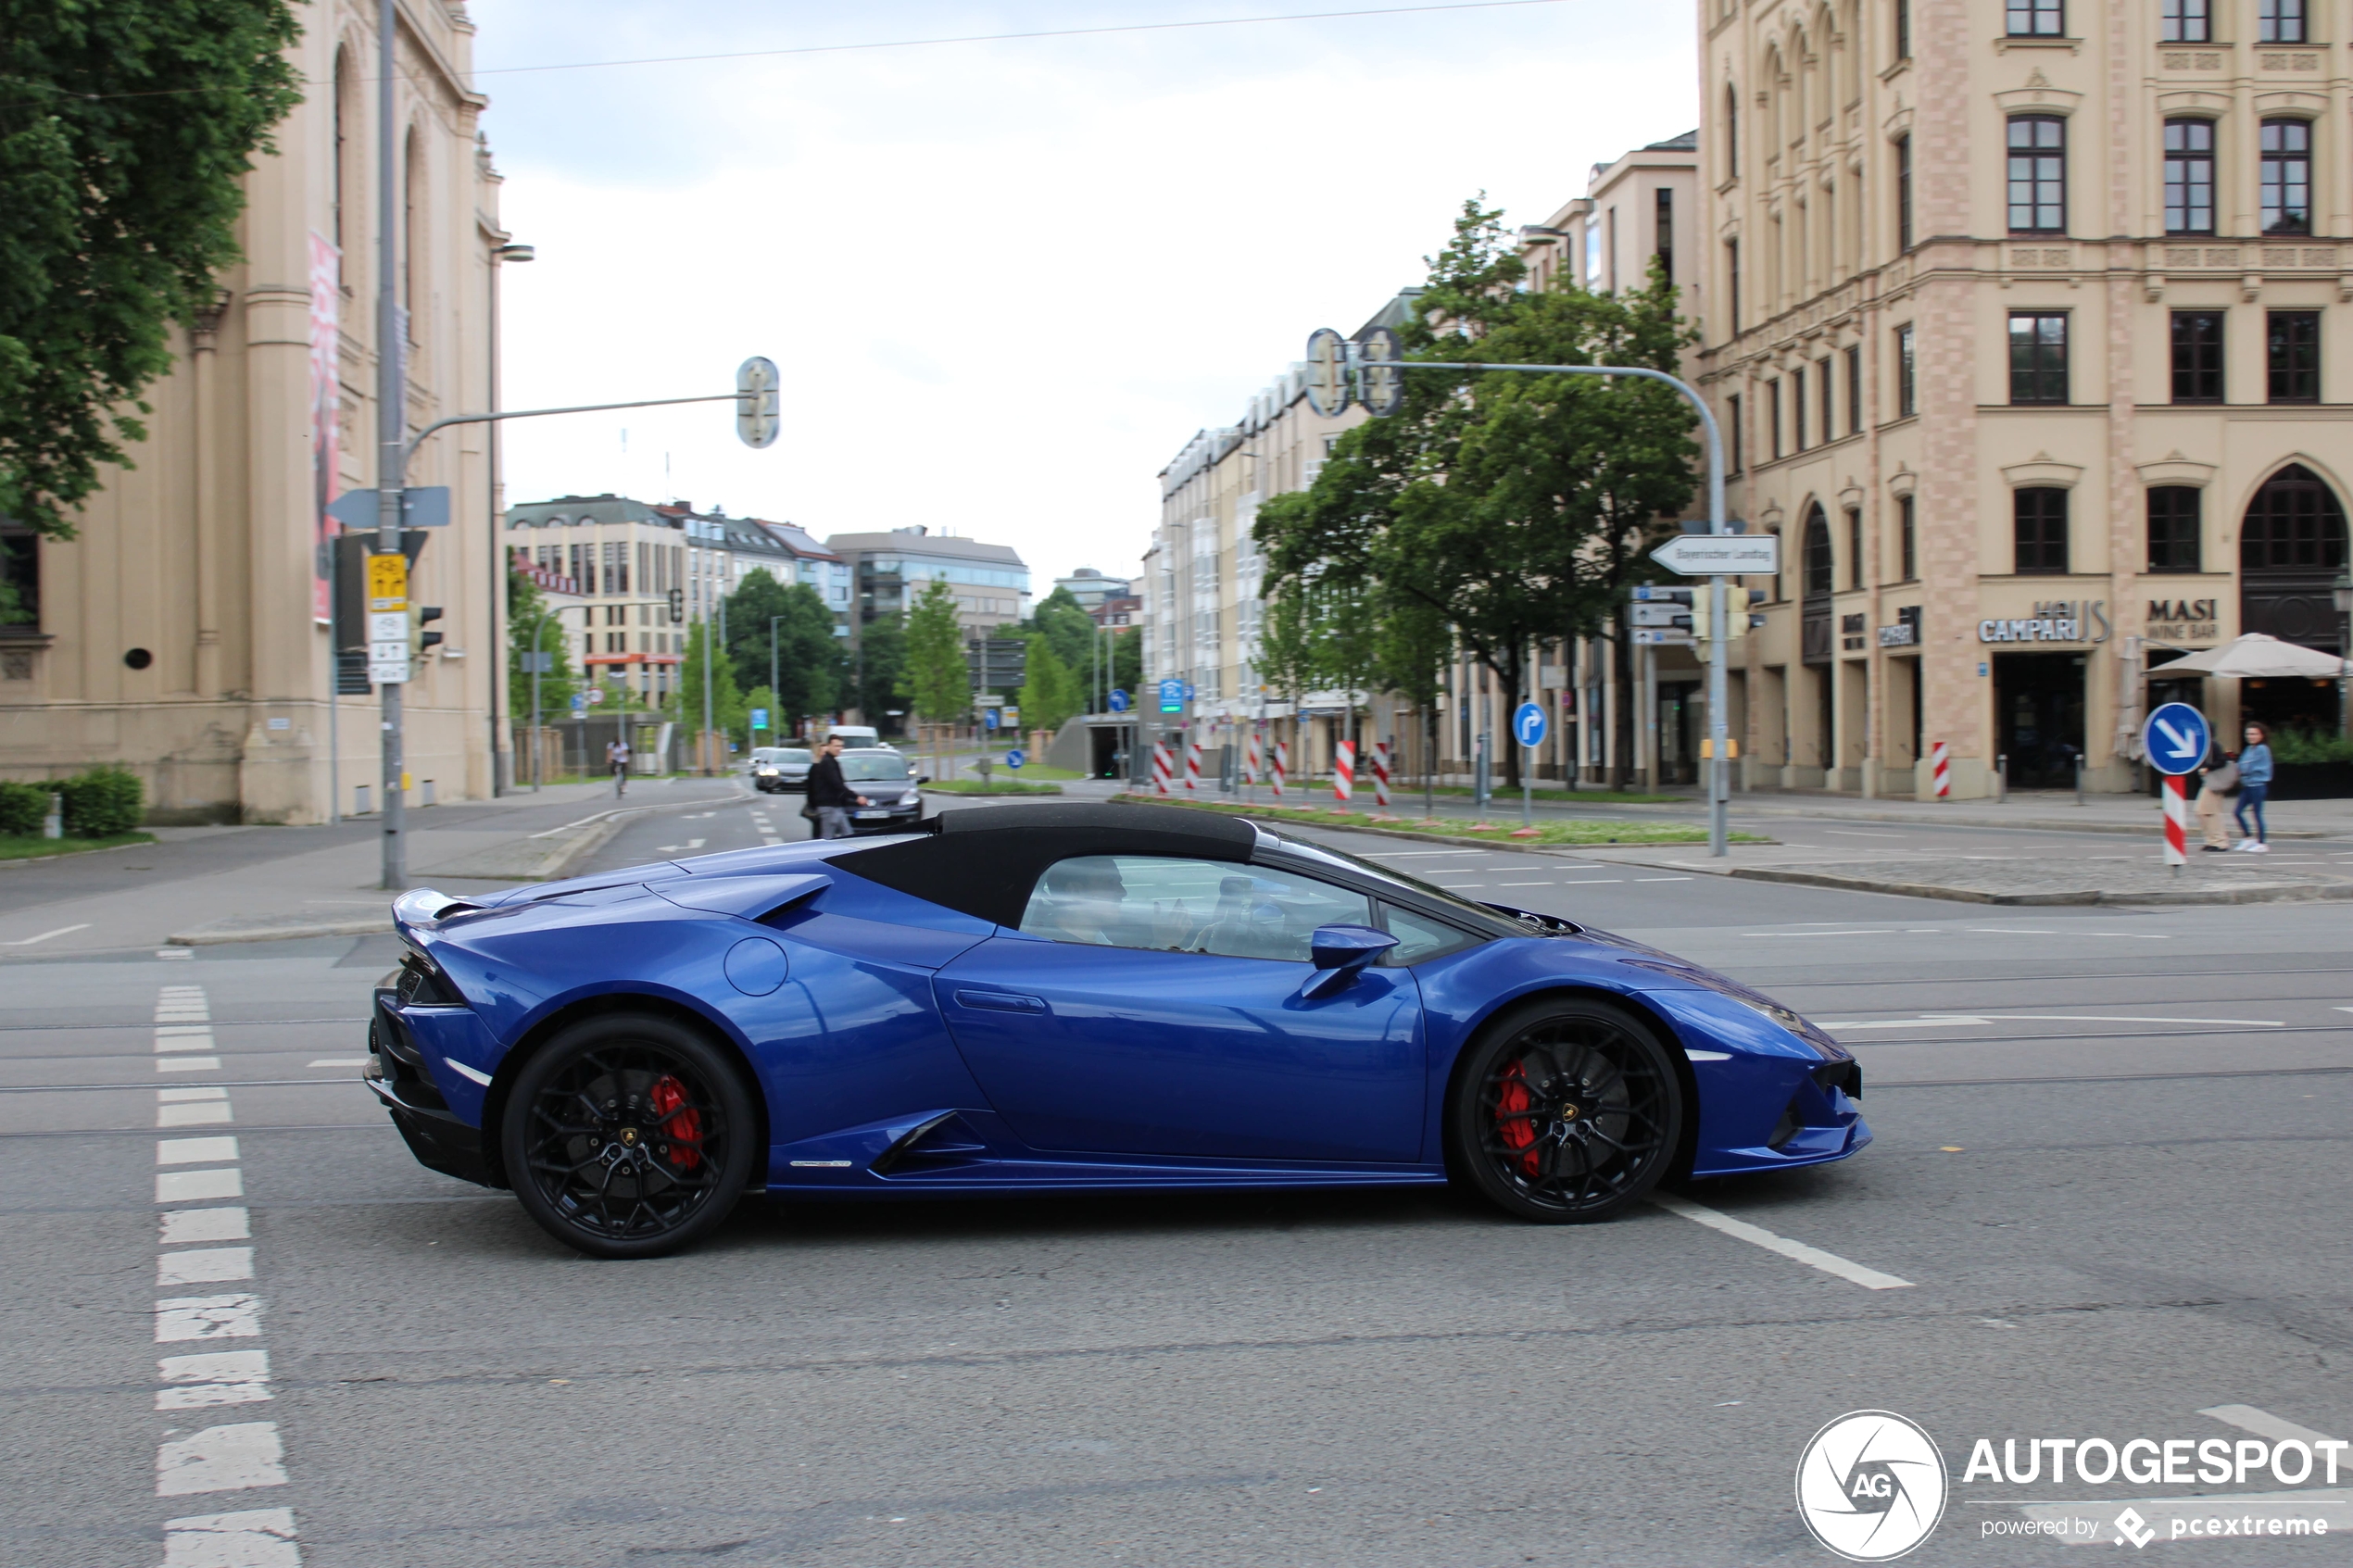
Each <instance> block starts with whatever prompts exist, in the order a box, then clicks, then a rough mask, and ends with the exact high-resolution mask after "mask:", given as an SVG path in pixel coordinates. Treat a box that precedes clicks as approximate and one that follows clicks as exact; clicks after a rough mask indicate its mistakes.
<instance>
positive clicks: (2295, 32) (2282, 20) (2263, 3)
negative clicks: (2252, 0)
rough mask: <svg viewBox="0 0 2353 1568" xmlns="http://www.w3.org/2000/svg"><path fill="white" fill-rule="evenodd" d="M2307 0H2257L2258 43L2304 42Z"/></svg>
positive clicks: (2256, 29) (2305, 38)
mask: <svg viewBox="0 0 2353 1568" xmlns="http://www.w3.org/2000/svg"><path fill="white" fill-rule="evenodd" d="M2304 11H2305V0H2256V6H2255V41H2256V42H2257V43H2258V44H2302V43H2305V42H2307V41H2308V40H2307V34H2306V32H2305V30H2304Z"/></svg>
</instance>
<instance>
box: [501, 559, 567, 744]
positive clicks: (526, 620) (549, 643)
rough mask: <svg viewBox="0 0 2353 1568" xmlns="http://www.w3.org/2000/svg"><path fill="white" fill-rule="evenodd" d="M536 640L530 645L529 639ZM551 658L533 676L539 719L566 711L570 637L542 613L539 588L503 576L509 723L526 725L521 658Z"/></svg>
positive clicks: (527, 687)
mask: <svg viewBox="0 0 2353 1568" xmlns="http://www.w3.org/2000/svg"><path fill="white" fill-rule="evenodd" d="M534 639H537V641H536V644H535V643H534ZM535 646H536V649H537V651H539V652H541V653H545V654H551V655H553V656H554V657H553V658H552V659H550V660H549V667H548V669H547V672H546V673H544V674H542V675H541V676H540V677H539V712H540V717H541V718H542V719H544V720H552V719H553V718H554V716H555V715H556V714H559V713H566V712H569V711H571V709H572V694H573V692H574V691H575V690H576V689H578V684H577V683H576V682H575V681H574V680H573V673H572V638H571V636H570V635H569V634H568V633H566V632H565V631H564V623H563V618H562V617H561V616H560V615H558V614H557V613H556V612H555V611H554V610H551V609H549V608H547V599H546V597H544V596H542V595H541V594H540V592H539V585H538V584H537V583H534V582H533V581H532V580H531V579H530V578H528V577H525V576H524V575H523V574H522V573H521V572H519V571H509V572H508V573H507V683H508V684H507V690H508V691H509V692H510V693H512V694H513V696H512V699H511V700H512V707H513V710H514V714H515V721H516V722H518V723H522V724H528V723H530V721H531V675H530V673H529V671H525V670H524V669H523V667H522V660H523V656H524V655H525V654H527V653H530V652H532V651H533V650H534V647H535Z"/></svg>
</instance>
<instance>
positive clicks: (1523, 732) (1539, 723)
mask: <svg viewBox="0 0 2353 1568" xmlns="http://www.w3.org/2000/svg"><path fill="white" fill-rule="evenodd" d="M1512 734H1513V736H1514V737H1515V738H1516V739H1517V740H1518V742H1519V744H1520V745H1522V746H1541V745H1543V744H1544V710H1543V709H1541V708H1539V707H1538V706H1537V705H1536V704H1534V703H1532V702H1523V703H1521V704H1520V705H1519V706H1518V707H1517V708H1516V709H1513V710H1512Z"/></svg>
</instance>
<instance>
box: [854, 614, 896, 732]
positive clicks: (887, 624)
mask: <svg viewBox="0 0 2353 1568" xmlns="http://www.w3.org/2000/svg"><path fill="white" fill-rule="evenodd" d="M855 662H856V669H855V670H854V671H852V673H851V678H850V683H849V690H850V691H851V693H852V695H853V696H855V697H856V698H857V702H856V706H857V709H858V712H859V715H860V717H862V719H864V721H866V722H867V723H869V724H872V725H873V726H874V727H875V729H876V730H879V731H881V732H883V733H884V734H889V733H891V732H892V731H893V730H903V728H904V726H903V725H900V724H896V723H894V722H893V721H892V720H891V717H890V710H891V709H894V708H903V707H904V706H905V704H906V700H907V699H906V696H905V688H906V680H907V621H906V618H905V617H904V616H900V615H896V614H892V615H884V616H877V617H876V618H875V619H874V620H872V621H868V622H866V625H865V627H864V630H863V631H862V633H861V634H860V636H859V639H858V651H857V654H856V656H855Z"/></svg>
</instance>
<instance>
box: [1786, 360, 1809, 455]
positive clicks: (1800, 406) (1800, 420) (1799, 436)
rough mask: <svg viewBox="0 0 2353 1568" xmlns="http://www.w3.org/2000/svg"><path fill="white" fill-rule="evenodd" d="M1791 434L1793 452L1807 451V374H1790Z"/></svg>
mask: <svg viewBox="0 0 2353 1568" xmlns="http://www.w3.org/2000/svg"><path fill="white" fill-rule="evenodd" d="M1789 402H1790V434H1791V437H1792V440H1791V443H1790V445H1791V446H1792V448H1793V450H1795V451H1799V452H1803V451H1805V450H1806V372H1805V371H1804V370H1792V371H1791V372H1790V373H1789Z"/></svg>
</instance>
